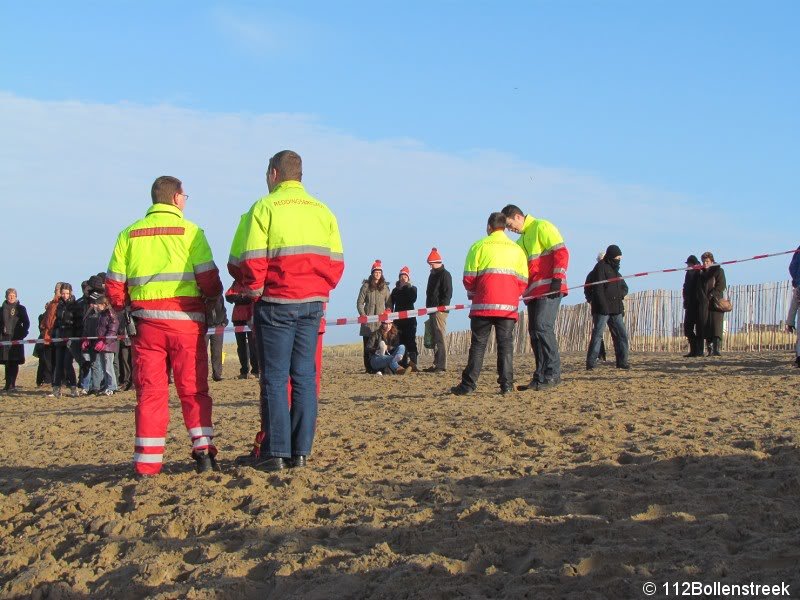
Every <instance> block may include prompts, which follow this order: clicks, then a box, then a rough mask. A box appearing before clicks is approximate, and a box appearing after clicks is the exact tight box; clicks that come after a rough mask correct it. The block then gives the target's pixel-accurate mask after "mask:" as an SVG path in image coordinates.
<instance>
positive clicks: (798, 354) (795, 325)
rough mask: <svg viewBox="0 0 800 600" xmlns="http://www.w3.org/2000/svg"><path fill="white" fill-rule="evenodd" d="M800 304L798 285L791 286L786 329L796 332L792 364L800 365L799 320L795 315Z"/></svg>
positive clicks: (799, 288) (799, 312)
mask: <svg viewBox="0 0 800 600" xmlns="http://www.w3.org/2000/svg"><path fill="white" fill-rule="evenodd" d="M798 305H800V286H797V287H793V288H792V299H791V302H790V303H789V314H788V315H787V316H786V331H788V332H789V333H795V332H796V333H797V341H796V342H795V345H794V356H795V358H794V364H795V366H797V367H800V322H798V319H797V316H798V314H800V311H799V310H798Z"/></svg>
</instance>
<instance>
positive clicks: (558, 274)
mask: <svg viewBox="0 0 800 600" xmlns="http://www.w3.org/2000/svg"><path fill="white" fill-rule="evenodd" d="M517 244H519V245H520V247H521V248H522V250H523V251H524V252H525V256H526V257H527V258H528V287H526V288H525V291H524V292H523V294H522V295H523V296H524V297H529V296H533V297H541V296H544V295H545V294H547V293H548V292H549V291H550V282H551V281H552V280H553V279H560V280H561V293H562V294H563V295H565V296H566V295H567V294H568V293H569V292H568V291H567V267H568V266H569V250H567V246H566V245H565V244H564V238H563V237H561V234H560V233H559V231H558V229H556V226H555V225H553V224H552V223H551V222H550V221H545V220H544V219H534V218H533V217H532V216H530V215H526V216H525V225H523V227H522V235H521V236H520V237H519V239H518V240H517ZM525 303H526V304H527V303H528V300H526V301H525Z"/></svg>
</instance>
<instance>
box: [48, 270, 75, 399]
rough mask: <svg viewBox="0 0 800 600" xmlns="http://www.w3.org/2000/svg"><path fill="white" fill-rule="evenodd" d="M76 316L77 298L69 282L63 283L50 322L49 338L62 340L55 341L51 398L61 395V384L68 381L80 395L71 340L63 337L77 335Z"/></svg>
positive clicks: (72, 388) (72, 393)
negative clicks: (73, 364) (70, 345)
mask: <svg viewBox="0 0 800 600" xmlns="http://www.w3.org/2000/svg"><path fill="white" fill-rule="evenodd" d="M78 320H80V319H78V318H76V305H75V298H74V297H73V295H72V286H71V285H70V284H69V283H62V284H61V296H60V297H59V299H58V302H57V303H56V304H55V310H54V311H53V312H52V322H50V323H48V325H47V329H48V334H47V337H46V339H48V338H56V339H59V338H61V339H62V341H58V342H53V347H54V349H55V350H54V354H55V361H54V363H55V364H54V366H53V391H52V392H51V393H50V394H48V396H49V397H51V398H60V397H61V384H62V383H66V384H67V385H68V386H69V388H70V392H71V395H72V396H77V395H78V384H77V381H76V379H75V369H74V368H73V366H72V351H71V350H70V348H69V344H70V343H71V342H70V341H65V340H64V339H63V338H71V337H75V336H76V335H77V334H78V331H76V330H75V322H76V321H78Z"/></svg>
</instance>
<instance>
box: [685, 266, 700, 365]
mask: <svg viewBox="0 0 800 600" xmlns="http://www.w3.org/2000/svg"><path fill="white" fill-rule="evenodd" d="M699 264H700V261H699V260H697V257H696V256H695V255H694V254H690V255H689V257H688V258H687V259H686V269H687V271H686V275H685V276H684V278H683V311H684V312H683V333H684V335H685V336H686V339H687V340H688V341H689V352H688V353H687V354H684V355H683V356H684V358H691V357H696V356H703V327H702V325H701V324H700V320H699V319H700V313H699V310H700V309H699V302H698V299H697V286H698V285H699V284H700V269H696V268H695V267H697V265H699Z"/></svg>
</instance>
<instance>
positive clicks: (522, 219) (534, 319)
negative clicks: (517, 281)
mask: <svg viewBox="0 0 800 600" xmlns="http://www.w3.org/2000/svg"><path fill="white" fill-rule="evenodd" d="M500 212H502V213H503V214H504V215H505V217H506V227H507V228H508V229H510V230H511V231H513V232H514V233H519V234H520V237H519V239H518V240H517V244H519V245H520V247H521V248H522V250H523V251H524V252H525V256H526V257H527V259H528V287H527V288H526V289H525V291H524V293H523V301H524V302H525V304H527V305H528V332H529V334H530V337H531V347H532V348H533V355H534V359H535V361H536V371H535V372H534V375H533V378H532V379H531V382H530V383H529V384H528V385H527V386H520V389H527V390H547V389H550V388H553V387H555V386H557V385H558V384H559V383H560V382H561V357H560V355H559V352H558V338H556V332H555V323H556V317H557V316H558V308H559V306H560V305H561V298H562V297H564V296H566V295H567V293H568V291H567V267H568V266H569V251H568V250H567V246H566V245H565V244H564V238H563V237H561V233H559V231H558V229H557V228H556V226H555V225H553V224H552V223H550V222H549V221H545V220H544V219H534V218H533V217H532V216H531V215H525V214H524V213H523V212H522V210H521V209H520V208H519V207H518V206H515V205H514V204H508V205H506V206H505V207H504V208H503V210H502V211H500Z"/></svg>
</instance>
